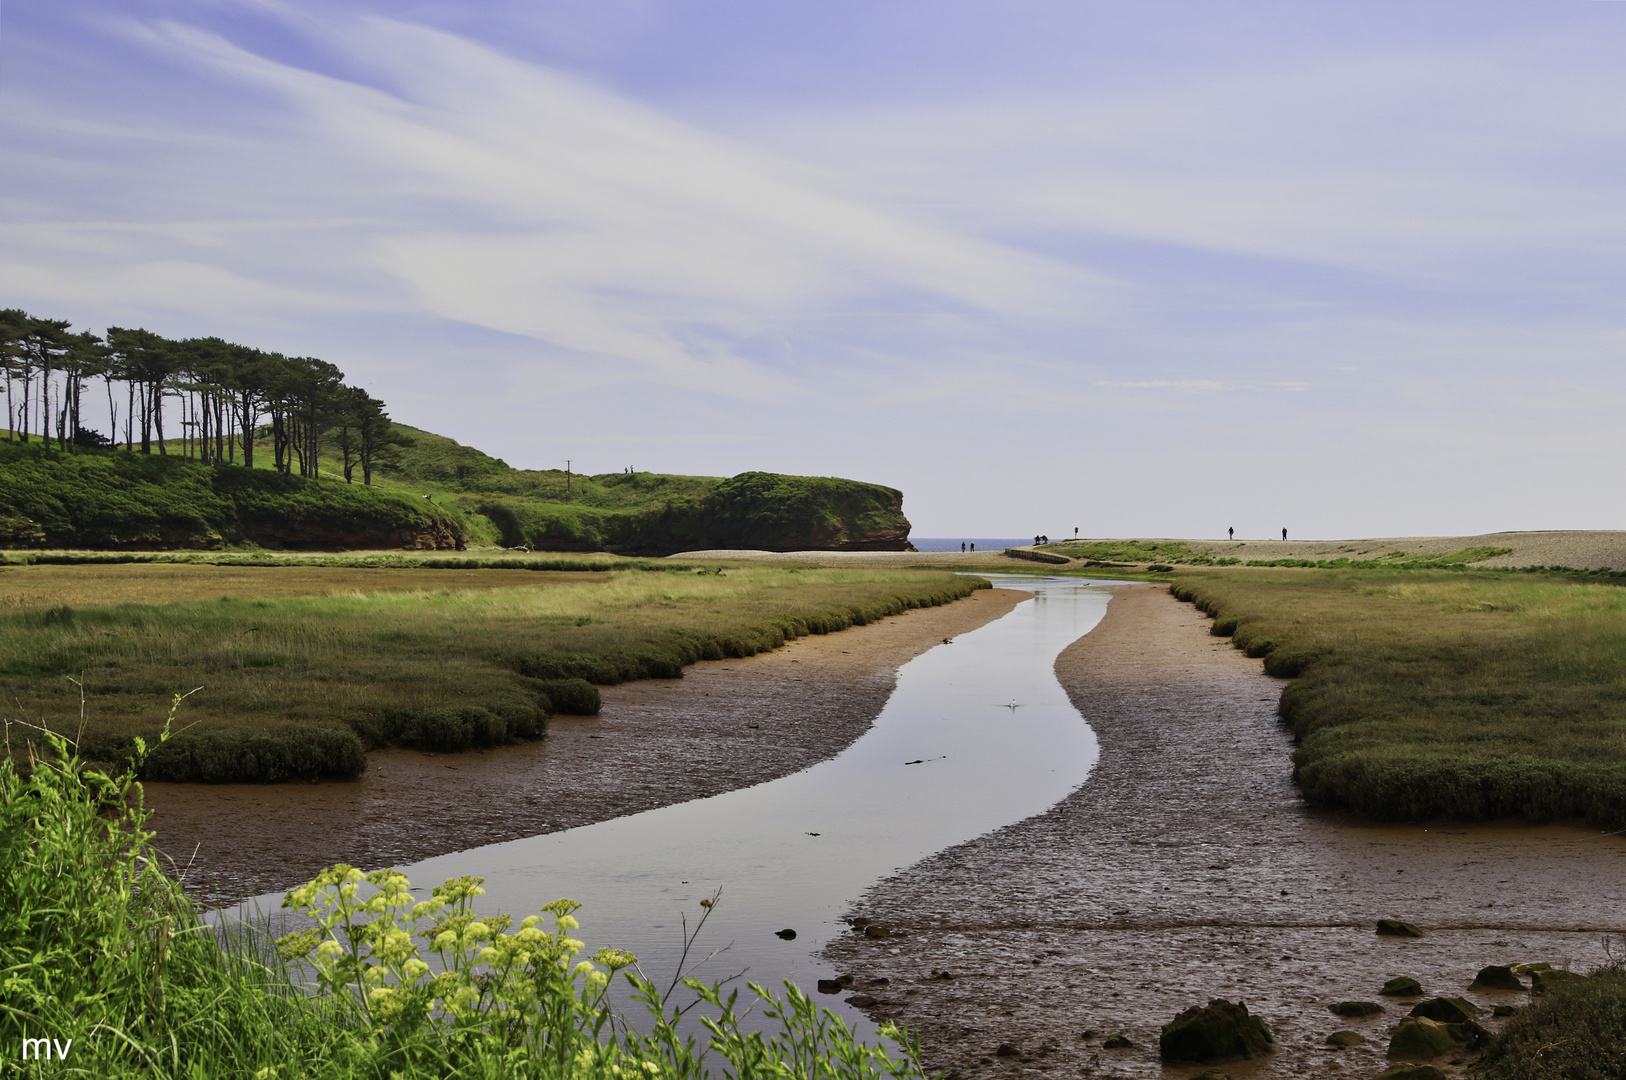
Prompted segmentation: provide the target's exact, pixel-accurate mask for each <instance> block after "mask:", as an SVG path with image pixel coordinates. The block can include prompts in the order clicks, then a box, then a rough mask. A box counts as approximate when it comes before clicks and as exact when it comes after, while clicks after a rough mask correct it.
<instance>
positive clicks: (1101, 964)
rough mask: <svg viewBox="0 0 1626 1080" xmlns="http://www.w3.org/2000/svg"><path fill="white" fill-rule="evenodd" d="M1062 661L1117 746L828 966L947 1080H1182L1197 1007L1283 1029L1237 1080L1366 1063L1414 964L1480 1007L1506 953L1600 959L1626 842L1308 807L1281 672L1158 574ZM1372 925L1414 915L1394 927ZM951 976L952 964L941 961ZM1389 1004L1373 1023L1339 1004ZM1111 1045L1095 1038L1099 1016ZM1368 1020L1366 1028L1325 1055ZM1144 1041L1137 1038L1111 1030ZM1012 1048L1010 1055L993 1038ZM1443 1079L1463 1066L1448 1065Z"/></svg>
mask: <svg viewBox="0 0 1626 1080" xmlns="http://www.w3.org/2000/svg"><path fill="white" fill-rule="evenodd" d="M1114 591H1115V597H1114V599H1113V601H1112V603H1111V605H1110V607H1109V608H1108V611H1107V615H1106V617H1105V619H1104V620H1103V621H1102V623H1101V625H1100V626H1099V627H1097V629H1095V630H1094V631H1093V632H1091V633H1090V634H1089V635H1087V636H1086V637H1084V638H1082V639H1081V640H1080V641H1078V642H1077V643H1075V644H1074V645H1073V646H1071V647H1069V648H1068V649H1067V650H1066V651H1065V652H1063V654H1062V655H1061V657H1060V658H1059V659H1058V661H1057V664H1056V671H1057V675H1058V677H1059V678H1060V679H1061V681H1062V684H1063V685H1064V686H1065V687H1066V688H1067V690H1068V693H1069V695H1070V696H1071V698H1072V700H1073V702H1074V704H1075V705H1076V706H1077V707H1078V709H1079V711H1080V712H1081V713H1082V714H1083V715H1084V717H1085V719H1086V720H1087V721H1088V722H1089V723H1090V725H1091V726H1092V727H1093V728H1094V730H1095V732H1096V734H1097V736H1098V737H1099V739H1100V743H1101V758H1100V761H1099V763H1098V764H1097V765H1096V767H1095V770H1094V772H1093V773H1092V774H1091V775H1090V777H1089V779H1088V780H1087V781H1086V782H1085V783H1084V784H1083V786H1081V787H1080V788H1079V789H1078V790H1077V791H1075V792H1074V793H1073V794H1072V795H1070V796H1069V797H1068V798H1067V799H1065V800H1063V801H1062V802H1061V803H1060V804H1058V805H1057V806H1056V807H1054V808H1053V809H1051V810H1050V811H1049V812H1047V813H1045V814H1041V815H1039V816H1037V817H1034V818H1030V819H1028V820H1026V821H1023V822H1020V823H1018V824H1016V825H1012V826H1010V827H1008V828H1005V829H1000V830H998V831H996V832H993V833H991V834H989V835H987V836H984V837H982V838H980V839H977V840H974V841H971V842H969V843H966V844H962V845H960V846H958V847H955V848H951V849H949V850H947V851H944V852H941V853H939V854H938V855H935V856H933V857H931V858H928V859H926V860H924V861H923V862H921V863H919V864H917V865H916V866H914V867H911V868H909V869H908V870H906V871H904V872H902V873H900V874H897V875H895V876H894V877H892V878H889V879H887V880H886V881H884V882H882V883H880V884H878V885H877V886H876V887H875V888H874V889H872V890H871V891H870V892H869V893H868V894H867V895H866V896H865V897H864V898H863V899H862V901H861V902H860V903H859V904H858V905H857V906H856V907H855V909H854V912H853V913H854V915H856V916H863V917H865V918H868V919H870V920H872V921H873V922H875V923H879V924H880V925H882V926H885V927H888V928H889V929H894V930H902V931H904V935H903V936H887V937H882V938H879V939H874V938H867V937H863V936H860V935H856V934H855V935H854V936H853V937H851V938H843V939H841V940H839V941H837V942H835V943H833V944H831V945H830V946H828V947H827V948H826V950H825V953H824V959H825V960H826V961H827V962H828V963H830V964H832V965H833V966H834V967H835V968H836V969H837V970H838V971H840V972H843V973H846V974H851V975H853V976H855V977H856V979H855V985H856V986H858V987H859V988H864V987H868V986H870V985H871V983H872V980H876V979H886V980H889V981H888V983H887V984H886V985H885V986H884V988H882V989H879V990H864V992H865V993H867V994H869V995H870V996H872V997H874V998H878V999H879V1000H880V1004H878V1005H877V1006H875V1007H874V1008H873V1009H868V1010H866V1011H868V1012H870V1013H871V1015H872V1016H874V1017H875V1018H877V1019H881V1018H890V1019H897V1020H900V1021H902V1022H904V1023H906V1024H907V1025H908V1026H909V1027H910V1028H911V1029H912V1030H913V1031H915V1032H916V1033H918V1034H919V1035H920V1036H921V1038H922V1040H923V1042H924V1045H925V1061H926V1064H927V1066H928V1068H929V1069H930V1070H939V1069H943V1070H950V1076H951V1077H954V1076H958V1077H967V1078H969V1077H973V1076H977V1077H982V1076H992V1077H997V1076H1007V1075H1009V1076H1015V1075H1017V1074H1018V1073H1026V1072H1028V1071H1030V1070H1031V1071H1038V1072H1043V1073H1053V1074H1056V1075H1071V1076H1078V1075H1086V1076H1122V1077H1148V1076H1164V1077H1187V1076H1190V1075H1193V1074H1195V1073H1196V1072H1198V1071H1200V1067H1196V1066H1192V1067H1172V1066H1171V1067H1164V1066H1162V1065H1161V1064H1160V1063H1159V1062H1158V1060H1157V1039H1158V1033H1159V1028H1160V1025H1161V1024H1163V1023H1166V1022H1167V1021H1169V1020H1170V1019H1172V1018H1173V1017H1174V1016H1175V1014H1177V1013H1179V1012H1180V1011H1182V1010H1184V1009H1186V1008H1187V1007H1189V1006H1191V1005H1194V1004H1204V1003H1206V1002H1207V1001H1208V1000H1209V999H1210V998H1215V997H1225V998H1229V999H1231V1000H1237V999H1242V1000H1244V1001H1246V1003H1247V1005H1248V1007H1249V1009H1250V1010H1251V1011H1252V1012H1254V1013H1256V1014H1259V1015H1262V1016H1263V1017H1264V1018H1265V1019H1266V1021H1267V1022H1268V1023H1269V1024H1270V1025H1271V1027H1272V1028H1273V1029H1274V1031H1275V1034H1276V1040H1277V1046H1278V1049H1277V1051H1276V1053H1274V1054H1273V1055H1271V1056H1270V1057H1268V1058H1265V1059H1262V1060H1260V1061H1257V1062H1250V1063H1239V1064H1230V1065H1226V1066H1224V1067H1225V1069H1226V1071H1228V1072H1229V1073H1230V1074H1231V1075H1233V1076H1235V1077H1243V1076H1254V1077H1261V1078H1263V1077H1344V1076H1374V1075H1376V1074H1377V1073H1378V1072H1379V1071H1380V1070H1381V1069H1382V1067H1383V1066H1384V1065H1385V1064H1386V1062H1385V1061H1384V1051H1385V1049H1386V1045H1387V1038H1388V1033H1389V1031H1390V1030H1391V1029H1392V1028H1393V1026H1394V1025H1395V1023H1396V1022H1397V1021H1398V1020H1399V1018H1400V1017H1401V1016H1403V1015H1405V1013H1406V1012H1407V1010H1409V1009H1410V1007H1411V1005H1412V1004H1413V1001H1410V1000H1395V999H1389V998H1383V997H1380V996H1378V991H1379V989H1380V988H1381V987H1382V985H1383V983H1384V982H1385V981H1386V980H1388V979H1390V978H1393V977H1395V976H1400V975H1405V976H1411V977H1413V978H1416V979H1418V980H1420V981H1421V982H1422V984H1423V987H1424V990H1425V991H1426V992H1427V993H1428V994H1429V995H1431V996H1432V995H1436V994H1440V995H1445V996H1455V995H1464V996H1466V997H1468V998H1469V999H1471V1000H1473V1001H1475V1002H1477V1003H1478V1004H1479V1005H1480V1006H1482V1007H1484V1015H1482V1016H1481V1022H1482V1023H1485V1024H1486V1025H1487V1026H1493V1025H1494V1023H1496V1022H1495V1021H1492V1019H1491V1017H1490V1011H1489V1008H1488V1006H1490V1005H1493V1004H1513V1005H1522V1004H1525V1003H1527V1001H1528V997H1527V995H1526V994H1523V993H1510V992H1481V991H1471V990H1469V989H1468V984H1469V983H1470V982H1471V981H1472V979H1473V977H1474V975H1475V973H1476V972H1477V971H1478V970H1479V969H1480V968H1481V967H1483V966H1485V965H1489V964H1509V963H1518V962H1523V961H1546V962H1548V963H1551V964H1553V965H1554V966H1555V967H1557V966H1564V967H1574V968H1577V969H1581V970H1584V969H1585V968H1587V967H1589V966H1591V965H1592V964H1595V963H1598V962H1600V961H1602V960H1603V959H1604V952H1603V939H1604V935H1605V934H1607V933H1610V932H1619V931H1620V930H1621V929H1622V928H1623V927H1626V916H1623V915H1622V911H1621V904H1620V898H1621V895H1622V892H1623V891H1626V884H1623V882H1626V842H1623V841H1622V840H1621V838H1619V837H1614V836H1605V835H1600V834H1598V833H1596V832H1593V831H1587V830H1582V829H1579V828H1574V827H1568V826H1523V825H1506V824H1493V825H1450V824H1443V825H1442V824H1439V823H1433V824H1429V825H1414V826H1381V825H1370V824H1360V823H1355V822H1351V821H1349V820H1346V819H1341V818H1337V817H1332V816H1329V815H1325V814H1320V813H1316V812H1313V811H1311V810H1309V809H1308V808H1306V807H1305V805H1304V804H1303V801H1302V800H1301V799H1300V798H1299V796H1298V793H1297V791H1296V789H1295V788H1294V787H1293V785H1292V782H1291V769H1292V764H1291V752H1292V743H1291V737H1290V736H1289V735H1288V733H1287V732H1286V731H1285V730H1284V729H1283V727H1282V726H1281V724H1280V723H1279V721H1278V719H1277V717H1276V701H1277V698H1278V696H1279V693H1280V689H1281V682H1280V681H1279V680H1275V679H1272V678H1270V677H1268V676H1266V675H1265V674H1264V673H1263V671H1262V670H1261V665H1260V662H1259V661H1257V660H1249V659H1247V658H1246V657H1245V656H1243V655H1242V654H1241V653H1240V652H1238V651H1236V650H1234V649H1232V648H1231V647H1230V645H1229V643H1228V642H1226V641H1224V640H1222V639H1217V638H1214V637H1211V636H1210V635H1209V634H1208V633H1207V627H1208V625H1209V620H1208V619H1207V618H1206V617H1204V616H1203V615H1201V614H1200V613H1199V612H1197V611H1196V610H1194V609H1193V608H1191V607H1190V606H1188V605H1185V604H1181V603H1179V602H1177V601H1175V600H1174V599H1173V598H1172V597H1170V596H1169V595H1168V594H1167V592H1166V591H1164V590H1162V589H1160V588H1155V587H1152V586H1141V585H1131V586H1122V587H1118V588H1116V589H1115V590H1114ZM1380 918H1394V919H1404V920H1406V921H1409V922H1413V923H1416V924H1418V925H1420V926H1421V927H1423V929H1424V930H1425V932H1426V936H1425V937H1423V938H1421V939H1417V940H1406V939H1400V938H1391V937H1379V936H1377V934H1376V933H1375V924H1376V920H1378V919H1380ZM944 972H947V973H948V975H947V976H945V975H943V974H942V973H944ZM1349 1000H1358V1001H1378V1002H1382V1003H1383V1005H1384V1008H1385V1010H1386V1011H1385V1012H1384V1013H1383V1014H1381V1015H1378V1016H1374V1017H1370V1018H1366V1019H1353V1018H1346V1017H1340V1016H1335V1015H1334V1014H1332V1013H1331V1012H1330V1011H1329V1010H1328V1005H1330V1004H1332V1003H1335V1002H1340V1001H1349ZM1090 1029H1093V1030H1094V1031H1095V1032H1096V1034H1095V1035H1094V1036H1093V1037H1091V1038H1089V1039H1085V1038H1083V1037H1082V1035H1083V1033H1084V1032H1085V1031H1086V1030H1090ZM1343 1029H1353V1030H1355V1031H1357V1032H1360V1033H1361V1034H1362V1035H1364V1036H1365V1037H1366V1040H1367V1041H1366V1042H1364V1043H1362V1044H1359V1045H1357V1046H1353V1047H1348V1048H1342V1049H1339V1048H1334V1047H1330V1046H1327V1045H1325V1044H1326V1039H1327V1036H1328V1035H1329V1034H1331V1033H1332V1032H1334V1031H1338V1030H1343ZM1118 1034H1124V1035H1127V1036H1128V1038H1129V1040H1130V1042H1131V1043H1132V1044H1133V1045H1132V1046H1131V1047H1130V1048H1128V1049H1120V1050H1108V1049H1105V1048H1103V1046H1102V1042H1103V1040H1104V1039H1105V1038H1106V1037H1108V1036H1112V1035H1118ZM1002 1044H1004V1045H1006V1046H1007V1047H1008V1048H1009V1049H1010V1050H1014V1051H1015V1053H1007V1054H1005V1055H1001V1054H1000V1053H999V1052H998V1051H999V1048H1000V1047H1001V1045H1002ZM1435 1064H1437V1065H1439V1066H1441V1067H1442V1068H1443V1069H1444V1070H1445V1071H1446V1072H1447V1073H1448V1074H1450V1073H1456V1072H1459V1071H1460V1070H1461V1068H1462V1064H1461V1063H1460V1062H1459V1063H1458V1064H1457V1065H1453V1064H1452V1059H1451V1058H1449V1057H1447V1058H1442V1059H1440V1060H1438V1061H1437V1062H1435Z"/></svg>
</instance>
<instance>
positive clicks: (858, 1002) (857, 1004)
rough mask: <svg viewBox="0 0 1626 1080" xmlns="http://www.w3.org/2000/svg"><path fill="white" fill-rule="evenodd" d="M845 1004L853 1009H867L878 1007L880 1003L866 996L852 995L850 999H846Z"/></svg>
mask: <svg viewBox="0 0 1626 1080" xmlns="http://www.w3.org/2000/svg"><path fill="white" fill-rule="evenodd" d="M847 1004H849V1005H851V1006H852V1007H853V1008H855V1009H869V1008H873V1007H874V1006H876V1005H879V1004H880V1001H878V1000H877V999H875V998H872V997H870V996H869V995H868V994H854V995H853V996H852V997H850V998H848V999H847Z"/></svg>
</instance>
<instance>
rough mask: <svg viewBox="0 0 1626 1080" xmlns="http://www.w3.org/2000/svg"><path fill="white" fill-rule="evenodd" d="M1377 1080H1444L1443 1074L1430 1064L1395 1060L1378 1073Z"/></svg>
mask: <svg viewBox="0 0 1626 1080" xmlns="http://www.w3.org/2000/svg"><path fill="white" fill-rule="evenodd" d="M1378 1080H1445V1074H1444V1073H1443V1072H1441V1071H1440V1070H1439V1069H1436V1068H1435V1067H1434V1066H1432V1065H1413V1064H1412V1063H1411V1062H1409V1061H1397V1062H1395V1063H1394V1064H1393V1065H1391V1066H1389V1067H1388V1068H1387V1069H1384V1070H1383V1071H1382V1072H1381V1073H1379V1074H1378Z"/></svg>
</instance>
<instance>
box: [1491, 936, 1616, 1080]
mask: <svg viewBox="0 0 1626 1080" xmlns="http://www.w3.org/2000/svg"><path fill="white" fill-rule="evenodd" d="M1481 1067H1482V1068H1483V1070H1484V1071H1483V1073H1482V1075H1483V1076H1484V1077H1485V1078H1486V1080H1616V1078H1618V1077H1620V1076H1626V968H1623V967H1622V966H1621V964H1619V963H1618V962H1617V963H1612V964H1608V965H1605V966H1604V967H1601V968H1598V969H1597V970H1595V971H1593V972H1592V973H1591V976H1590V977H1589V978H1587V979H1571V980H1567V981H1565V982H1563V983H1560V984H1559V985H1558V986H1557V987H1555V988H1554V989H1553V991H1552V992H1551V993H1549V994H1547V995H1545V996H1543V997H1541V998H1538V999H1537V1000H1536V1001H1535V1002H1534V1003H1532V1004H1531V1005H1530V1007H1529V1008H1526V1009H1522V1010H1520V1011H1519V1012H1518V1013H1517V1014H1516V1015H1515V1016H1514V1017H1513V1018H1512V1019H1511V1020H1509V1021H1508V1022H1507V1026H1506V1027H1505V1028H1503V1029H1502V1031H1501V1032H1500V1033H1499V1034H1498V1035H1497V1037H1496V1039H1495V1041H1494V1042H1493V1043H1492V1044H1491V1046H1490V1048H1489V1049H1488V1050H1487V1051H1486V1053H1485V1055H1484V1057H1483V1058H1482V1059H1481Z"/></svg>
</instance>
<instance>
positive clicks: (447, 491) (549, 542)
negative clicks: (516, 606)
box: [375, 424, 909, 555]
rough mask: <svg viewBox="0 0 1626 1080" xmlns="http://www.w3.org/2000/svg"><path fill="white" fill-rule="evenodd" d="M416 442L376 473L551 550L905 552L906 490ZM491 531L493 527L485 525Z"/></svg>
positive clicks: (505, 538) (514, 538) (480, 527)
mask: <svg viewBox="0 0 1626 1080" xmlns="http://www.w3.org/2000/svg"><path fill="white" fill-rule="evenodd" d="M395 430H396V432H397V433H399V434H401V435H403V436H405V437H406V439H407V440H410V441H409V442H408V444H407V445H405V446H403V447H401V448H400V449H399V450H398V451H396V453H395V454H394V455H393V456H392V458H391V459H390V460H389V461H387V462H385V463H384V464H383V465H381V467H380V469H379V473H378V476H377V478H376V480H375V482H376V483H379V484H382V485H388V486H391V487H397V488H404V489H407V490H410V491H412V492H414V493H420V494H428V495H431V497H432V498H438V499H442V500H443V501H449V502H451V503H453V504H455V505H456V506H458V507H459V508H460V509H462V510H463V511H464V512H465V513H467V514H468V515H470V518H471V520H472V521H473V522H474V523H475V524H474V525H473V528H474V529H476V531H477V532H481V533H484V535H483V536H481V539H489V540H490V541H491V542H497V543H501V544H503V545H504V546H507V547H518V546H520V545H526V546H529V547H533V548H538V549H543V550H548V551H614V552H621V553H625V554H636V555H669V554H671V553H672V552H674V551H689V550H698V549H705V548H762V549H767V550H770V551H798V550H852V551H865V550H870V551H902V550H905V549H906V547H907V545H908V539H909V522H908V519H906V518H905V517H904V516H903V493H902V492H900V491H898V490H896V489H894V488H889V487H882V486H881V485H879V484H866V483H862V482H860V481H857V480H842V479H838V478H835V477H811V476H782V475H779V474H776V473H761V472H748V473H741V474H740V475H738V476H735V477H732V478H730V479H726V480H725V479H722V478H720V477H712V476H673V475H668V474H664V473H643V472H633V473H601V474H599V475H595V476H581V475H575V474H572V475H569V476H567V475H566V474H565V472H564V470H562V469H542V470H532V469H515V468H512V467H511V466H509V465H508V463H507V462H505V461H503V460H501V459H500V458H494V457H491V456H490V455H488V454H485V453H482V452H481V451H479V450H476V449H474V448H473V447H468V446H463V445H461V444H459V443H457V442H454V441H453V440H451V439H448V438H445V437H444V436H440V435H435V434H433V433H431V432H427V431H421V430H419V429H417V428H411V427H407V426H406V425H403V424H397V425H395ZM487 530H489V531H487Z"/></svg>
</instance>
